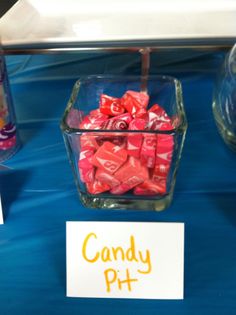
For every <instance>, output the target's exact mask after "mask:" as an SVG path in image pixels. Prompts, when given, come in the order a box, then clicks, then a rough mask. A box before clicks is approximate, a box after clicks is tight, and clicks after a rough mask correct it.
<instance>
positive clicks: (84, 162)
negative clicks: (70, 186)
mask: <svg viewBox="0 0 236 315" xmlns="http://www.w3.org/2000/svg"><path fill="white" fill-rule="evenodd" d="M92 156H93V150H91V149H90V148H88V149H87V148H85V149H84V150H83V151H81V152H80V159H79V162H78V168H79V172H80V178H81V181H82V182H84V183H91V182H93V180H94V167H93V165H92V164H91V158H92Z"/></svg>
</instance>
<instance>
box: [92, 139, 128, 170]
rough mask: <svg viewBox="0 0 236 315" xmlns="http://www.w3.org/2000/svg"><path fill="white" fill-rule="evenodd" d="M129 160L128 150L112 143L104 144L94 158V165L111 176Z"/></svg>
mask: <svg viewBox="0 0 236 315" xmlns="http://www.w3.org/2000/svg"><path fill="white" fill-rule="evenodd" d="M126 159H127V152H126V150H124V149H122V148H121V147H119V146H118V145H117V146H116V145H114V144H112V143H111V142H104V143H103V145H102V146H101V147H99V149H98V150H97V152H96V153H95V154H94V155H93V157H92V160H91V161H92V164H93V165H94V166H96V167H100V168H102V169H103V170H105V171H107V172H108V173H110V174H113V173H115V172H116V171H117V170H118V168H120V166H121V165H122V164H124V162H125V161H126Z"/></svg>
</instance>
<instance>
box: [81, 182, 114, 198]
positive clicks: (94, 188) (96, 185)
mask: <svg viewBox="0 0 236 315" xmlns="http://www.w3.org/2000/svg"><path fill="white" fill-rule="evenodd" d="M86 188H87V190H88V192H89V193H90V194H93V195H97V194H101V193H103V192H104V191H107V190H109V189H110V186H108V185H107V184H104V183H101V182H100V181H99V180H97V179H95V180H94V181H93V182H91V183H86Z"/></svg>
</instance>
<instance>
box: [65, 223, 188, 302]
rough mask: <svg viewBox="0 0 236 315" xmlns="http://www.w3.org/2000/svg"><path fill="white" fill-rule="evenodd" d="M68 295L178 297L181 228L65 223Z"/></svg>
mask: <svg viewBox="0 0 236 315" xmlns="http://www.w3.org/2000/svg"><path fill="white" fill-rule="evenodd" d="M66 230H67V296H69V297H94V298H143V299H183V261H184V224H183V223H135V222H67V228H66Z"/></svg>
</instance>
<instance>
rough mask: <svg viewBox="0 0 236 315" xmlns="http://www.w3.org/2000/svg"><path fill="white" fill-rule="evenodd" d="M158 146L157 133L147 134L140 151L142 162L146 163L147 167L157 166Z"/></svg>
mask: <svg viewBox="0 0 236 315" xmlns="http://www.w3.org/2000/svg"><path fill="white" fill-rule="evenodd" d="M156 146H157V138H156V135H153V134H150V135H147V134H145V136H144V139H143V144H142V148H141V152H140V158H141V162H142V164H143V165H146V167H148V168H153V167H154V166H155V160H156Z"/></svg>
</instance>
